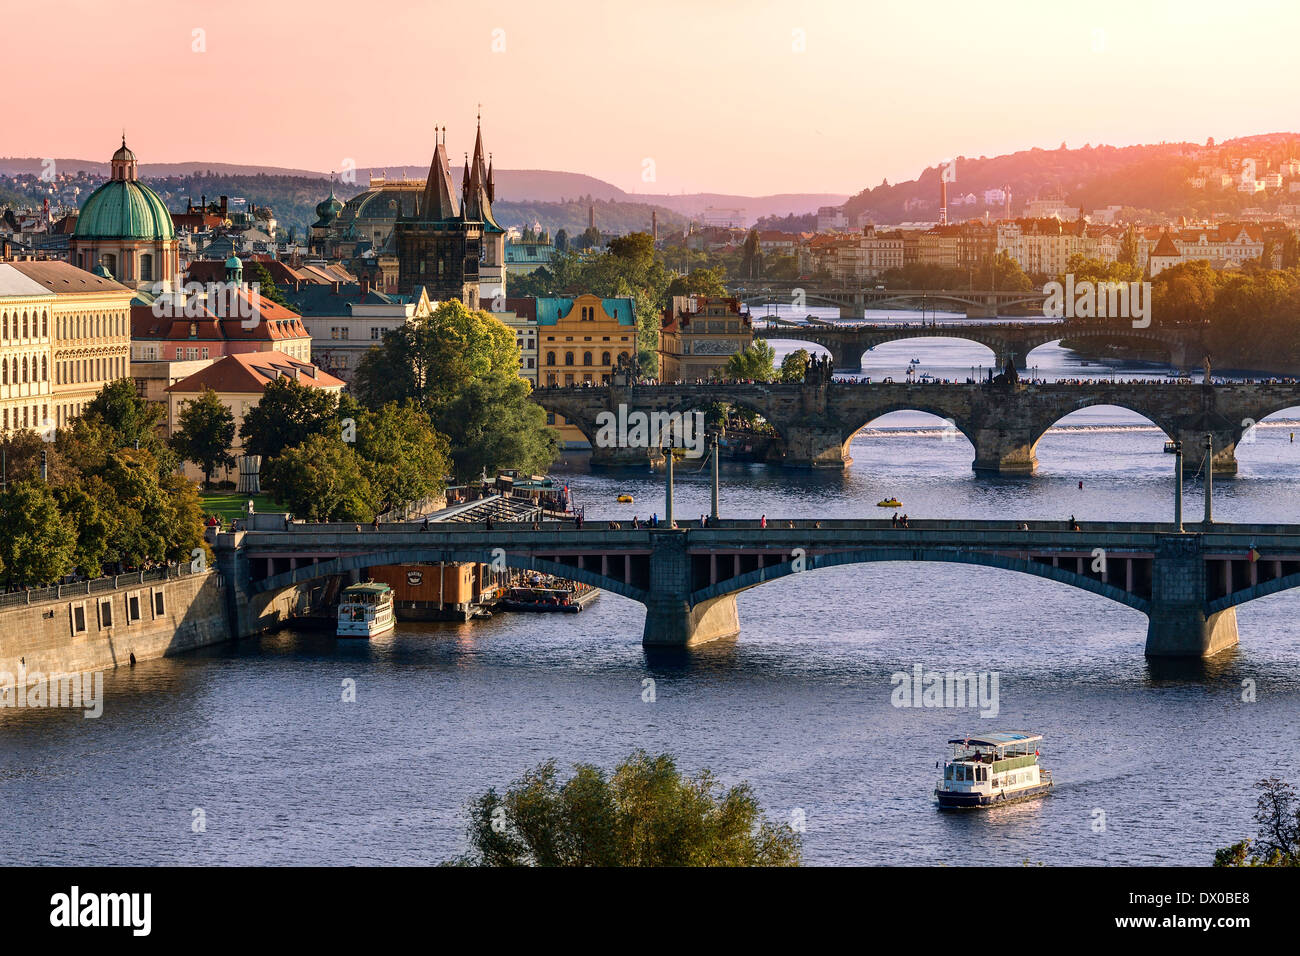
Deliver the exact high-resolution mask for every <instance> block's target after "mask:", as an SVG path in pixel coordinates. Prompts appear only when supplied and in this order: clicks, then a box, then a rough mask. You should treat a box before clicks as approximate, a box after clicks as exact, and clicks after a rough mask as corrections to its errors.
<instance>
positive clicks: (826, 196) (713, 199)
mask: <svg viewBox="0 0 1300 956" xmlns="http://www.w3.org/2000/svg"><path fill="white" fill-rule="evenodd" d="M627 198H628V199H629V200H631V201H633V202H649V203H655V204H656V205H659V206H666V207H668V208H669V209H672V210H675V211H676V212H679V213H681V214H682V215H683V216H686V217H688V218H690V219H700V218H702V217H703V216H704V215H705V211H706V210H708V209H710V208H713V209H737V210H740V212H741V218H742V221H743V222H744V223H745V225H747V226H752V225H753V224H754V223H756V222H757V221H758V220H760V219H771V218H781V217H785V216H802V215H806V214H808V213H812V214H813V215H814V216H815V215H816V213H817V210H818V209H820V208H821V207H822V206H838V205H840V204H841V203H843V202H844V201H845V200H846V199H848V198H849V197H847V196H845V195H844V194H843V193H779V194H777V195H774V196H732V195H728V194H726V193H684V194H682V195H656V194H654V193H630V194H628V195H627Z"/></svg>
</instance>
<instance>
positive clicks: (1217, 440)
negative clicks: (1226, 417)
mask: <svg viewBox="0 0 1300 956" xmlns="http://www.w3.org/2000/svg"><path fill="white" fill-rule="evenodd" d="M1205 432H1206V429H1204V428H1200V429H1198V428H1180V429H1177V430H1176V431H1175V433H1174V439H1175V440H1176V441H1180V442H1182V443H1183V475H1184V476H1187V475H1189V474H1190V475H1195V474H1196V473H1197V472H1198V471H1199V470H1200V469H1201V467H1203V462H1202V459H1203V458H1204V456H1205ZM1210 434H1211V435H1212V436H1214V457H1213V458H1212V459H1211V461H1212V463H1213V472H1214V474H1215V476H1216V477H1217V476H1219V475H1224V476H1227V477H1231V476H1233V475H1235V474H1236V473H1237V437H1238V436H1237V433H1236V432H1235V431H1210Z"/></svg>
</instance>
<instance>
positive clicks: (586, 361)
mask: <svg viewBox="0 0 1300 956" xmlns="http://www.w3.org/2000/svg"><path fill="white" fill-rule="evenodd" d="M592 354H593V353H591V352H583V353H582V364H583V365H595V364H596V363H595V362H593V361H592ZM618 357H619V358H620V359H622V360H626V359H627V357H628V355H627V353H626V352H619V353H618ZM611 358H612V356H611V353H609V352H601V353H600V364H601V365H613V364H614V363H613V362H612V361H611ZM546 364H547V365H555V364H557V363H556V361H555V353H554V352H547V353H546ZM564 364H565V365H574V364H576V363H575V362H574V361H573V353H572V352H565V353H564Z"/></svg>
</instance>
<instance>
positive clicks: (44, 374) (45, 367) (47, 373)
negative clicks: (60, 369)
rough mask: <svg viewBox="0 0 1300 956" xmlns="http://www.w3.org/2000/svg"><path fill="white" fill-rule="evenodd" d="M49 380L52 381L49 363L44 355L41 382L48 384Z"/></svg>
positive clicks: (42, 357)
mask: <svg viewBox="0 0 1300 956" xmlns="http://www.w3.org/2000/svg"><path fill="white" fill-rule="evenodd" d="M49 380H50V365H49V361H48V360H47V359H46V358H45V356H44V355H42V356H41V381H42V382H48V381H49Z"/></svg>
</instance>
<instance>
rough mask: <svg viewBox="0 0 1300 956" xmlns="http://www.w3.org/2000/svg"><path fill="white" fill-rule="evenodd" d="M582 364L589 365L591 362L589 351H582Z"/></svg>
mask: <svg viewBox="0 0 1300 956" xmlns="http://www.w3.org/2000/svg"><path fill="white" fill-rule="evenodd" d="M582 364H583V365H590V364H591V353H590V352H583V353H582Z"/></svg>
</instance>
